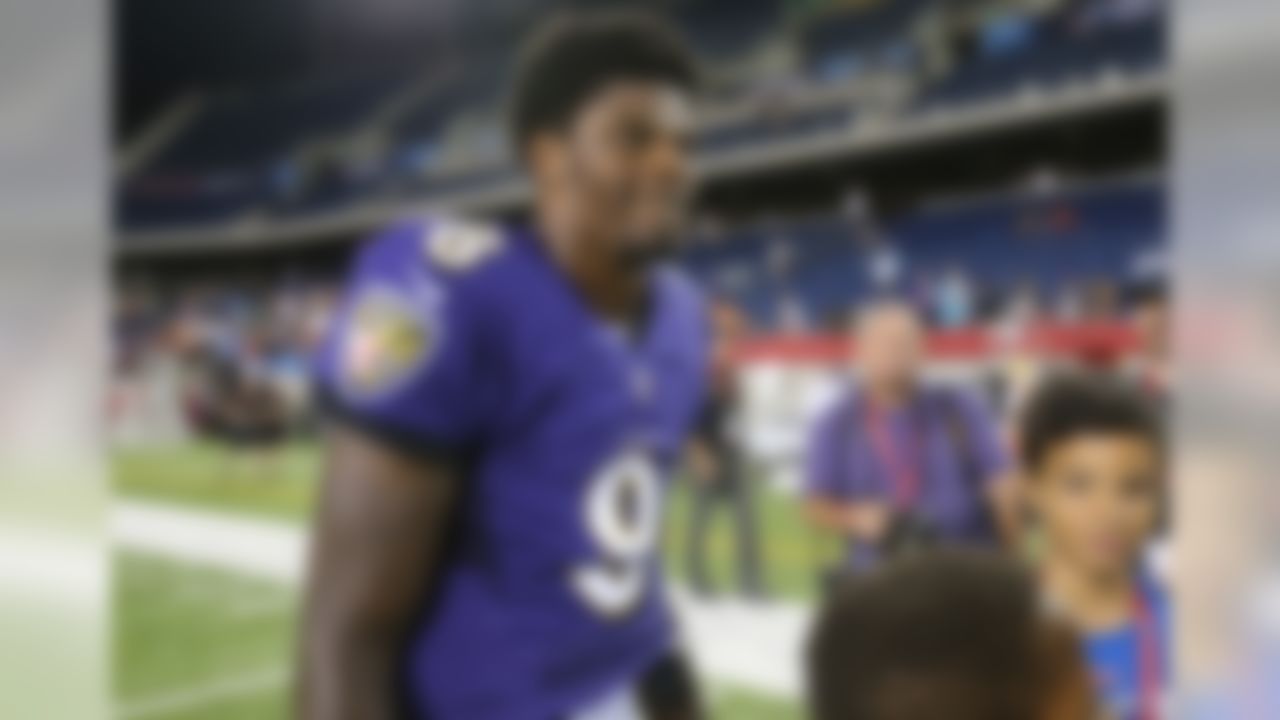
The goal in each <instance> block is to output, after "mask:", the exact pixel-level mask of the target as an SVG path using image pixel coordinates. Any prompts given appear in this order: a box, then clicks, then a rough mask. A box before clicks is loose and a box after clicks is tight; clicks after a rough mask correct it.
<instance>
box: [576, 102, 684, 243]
mask: <svg viewBox="0 0 1280 720" xmlns="http://www.w3.org/2000/svg"><path fill="white" fill-rule="evenodd" d="M691 130H692V114H691V108H690V106H689V98H688V97H687V96H686V95H685V93H684V92H683V91H681V90H680V89H678V88H676V87H673V86H670V85H665V84H660V83H652V82H625V83H616V84H614V85H612V86H610V87H608V88H606V89H604V90H602V91H601V92H599V93H597V94H596V96H595V97H594V98H592V99H591V100H590V101H589V102H588V103H587V104H586V105H585V106H583V108H582V111H581V112H579V114H578V117H577V118H576V119H575V121H574V123H573V125H572V127H571V128H570V129H569V133H568V136H567V138H566V142H565V143H564V145H563V150H564V152H565V154H566V158H565V162H564V167H565V168H566V173H567V174H568V175H569V177H568V178H566V179H567V180H568V183H567V185H568V187H569V188H570V191H571V195H572V197H571V198H570V202H571V204H572V206H573V207H574V208H575V211H576V213H577V214H578V215H579V217H580V221H581V222H584V223H585V224H586V225H587V226H589V227H591V228H593V229H594V230H595V231H596V232H595V233H594V234H595V235H596V236H597V237H607V238H611V239H612V240H611V241H612V242H613V243H614V245H615V247H614V248H613V252H614V254H615V255H616V256H617V257H618V258H620V259H623V260H625V261H644V260H648V259H652V258H655V257H660V256H662V255H664V254H666V253H668V252H669V251H671V250H672V249H673V248H674V245H675V243H676V241H677V240H678V238H679V235H680V232H681V230H682V225H683V221H684V216H685V209H686V206H687V204H688V199H689V195H690V190H691V188H692V182H691V181H692V178H691V173H690V168H689V163H688V143H689V139H690V134H691Z"/></svg>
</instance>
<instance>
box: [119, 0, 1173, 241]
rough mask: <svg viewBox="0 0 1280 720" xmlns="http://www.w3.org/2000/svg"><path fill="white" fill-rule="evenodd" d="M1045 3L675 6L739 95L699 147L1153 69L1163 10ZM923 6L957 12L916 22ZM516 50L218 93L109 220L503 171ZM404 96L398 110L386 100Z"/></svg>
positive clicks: (727, 148)
mask: <svg viewBox="0 0 1280 720" xmlns="http://www.w3.org/2000/svg"><path fill="white" fill-rule="evenodd" d="M1056 4H1057V5H1060V6H1061V7H1060V8H1059V9H1057V10H1056V11H1053V12H1039V13H1037V12H1032V11H1031V10H1026V11H1021V12H1018V11H1014V12H1000V13H994V14H989V15H984V16H982V18H981V20H980V21H977V22H976V23H974V22H968V24H966V23H964V22H960V21H953V20H952V19H951V18H950V16H949V15H946V14H945V13H947V12H948V11H953V10H954V9H955V8H956V7H959V6H966V7H974V6H979V7H980V6H982V3H975V2H966V3H955V4H952V3H939V2H936V0H897V1H894V2H879V3H874V2H873V3H851V4H850V6H849V7H844V8H840V7H837V8H835V9H825V10H823V11H822V12H818V13H816V14H814V15H813V16H811V17H801V18H799V19H797V18H796V16H795V15H794V14H788V13H787V7H786V6H787V3H781V2H777V1H776V0H749V1H747V2H734V3H728V2H721V1H718V0H717V1H710V0H709V1H707V2H701V3H692V4H691V5H690V6H689V8H688V9H686V10H685V11H684V12H683V13H681V14H680V15H679V16H678V18H679V20H680V21H681V22H682V24H683V25H684V27H685V30H686V32H687V34H688V35H689V36H690V37H691V38H692V39H693V40H694V42H695V45H696V47H697V48H698V50H699V52H700V53H701V54H702V55H703V56H704V58H705V59H706V61H707V65H708V66H709V67H710V68H711V69H712V70H713V71H714V72H713V73H711V74H713V75H718V76H720V77H722V78H733V79H732V80H731V81H726V82H727V84H726V85H725V86H726V87H730V86H731V87H733V88H735V89H734V92H735V93H736V94H735V95H733V96H728V97H726V96H717V97H718V98H719V103H720V104H721V105H725V106H732V111H728V112H726V111H724V108H717V107H715V106H713V107H709V108H707V112H705V113H704V117H705V118H706V120H705V122H704V124H703V126H702V127H701V128H700V131H699V134H698V138H697V148H698V150H699V152H700V153H701V154H702V155H704V156H705V157H708V158H715V159H720V158H722V157H724V156H728V155H732V154H733V153H737V152H741V151H748V152H750V151H756V150H759V149H762V148H773V147H774V146H778V147H785V146H786V145H787V143H789V142H790V141H793V140H795V139H797V138H801V139H804V140H812V139H815V138H822V137H842V136H848V135H849V133H850V132H851V131H852V130H854V129H856V128H857V127H858V125H859V123H860V122H861V120H862V118H863V117H864V116H872V115H880V116H885V114H886V113H888V115H889V117H892V115H893V113H894V112H896V110H895V108H896V106H899V105H900V106H902V107H903V109H904V110H906V111H916V112H921V111H926V110H927V111H938V110H946V109H949V108H962V107H965V106H968V105H972V104H974V103H979V102H992V101H997V100H999V99H1001V98H1006V97H1011V96H1016V95H1018V94H1019V93H1020V92H1022V91H1023V90H1025V89H1026V88H1029V87H1030V88H1037V89H1040V90H1041V91H1052V90H1054V89H1055V88H1059V87H1062V86H1066V85H1069V84H1071V83H1073V82H1075V81H1082V80H1093V81H1099V80H1105V79H1107V78H1114V77H1116V76H1125V75H1133V74H1142V73H1147V72H1151V71H1157V70H1158V69H1159V68H1160V67H1161V66H1162V64H1163V59H1164V41H1163V35H1164V26H1163V22H1162V19H1161V16H1160V15H1159V14H1158V13H1155V12H1154V11H1147V12H1132V11H1131V12H1129V13H1127V14H1124V13H1120V14H1117V13H1116V11H1115V10H1113V9H1112V10H1104V9H1099V8H1111V7H1112V6H1111V5H1105V4H1099V3H1096V2H1087V1H1084V0H1076V1H1074V2H1066V3H1056ZM1134 4H1135V3H1124V5H1134ZM1136 4H1137V5H1140V6H1143V7H1146V6H1158V3H1145V4H1144V3H1136ZM1037 5H1038V4H1037ZM930 18H933V19H934V20H935V21H937V20H938V19H939V18H942V19H943V20H945V21H946V22H952V23H953V24H954V27H951V29H950V31H949V32H945V33H942V34H941V35H938V34H937V33H934V34H933V35H930V34H929V33H921V32H917V30H918V29H919V28H920V27H922V26H923V25H922V24H928V22H927V21H928V20H929V19H930ZM946 22H943V24H944V25H946ZM933 24H934V25H937V24H938V23H937V22H934V23H933ZM948 27H950V26H948ZM780 28H781V29H787V28H791V29H793V30H794V31H785V32H777V30H779V29H780ZM954 46H959V47H960V50H958V51H957V50H955V47H954ZM940 51H945V52H943V53H942V54H943V55H947V56H949V57H951V62H950V63H949V64H946V65H945V67H946V68H947V69H944V70H943V71H939V70H937V69H936V68H935V67H933V65H936V63H926V62H923V57H924V56H926V55H929V56H933V55H938V54H939V52H940ZM762 58H763V59H762ZM791 58H794V60H793V59H791ZM510 62H511V59H510V58H509V57H502V56H501V53H500V54H499V57H496V58H495V57H489V58H485V59H479V58H472V57H468V56H465V55H461V56H459V58H458V59H457V61H456V62H455V63H453V65H452V67H453V70H454V71H453V72H446V73H442V75H443V76H442V77H440V78H433V79H432V80H431V81H430V82H424V78H423V77H422V73H416V74H414V73H380V74H372V75H371V74H368V73H365V74H360V73H355V72H353V73H351V74H350V75H349V76H348V77H344V78H340V79H336V80H335V79H329V80H327V81H326V82H324V83H309V84H308V83H301V84H294V85H291V86H289V87H287V88H257V89H250V90H245V91H243V92H238V93H230V94H226V93H224V94H222V95H219V96H216V97H214V98H213V99H212V100H211V101H210V102H209V103H208V105H207V107H205V108H204V109H203V110H202V111H201V112H200V113H199V114H198V116H197V117H196V118H195V119H194V120H193V121H191V122H190V123H189V125H188V126H187V127H186V128H185V130H183V131H181V132H179V133H177V136H176V137H175V138H174V139H173V140H172V141H171V142H170V143H169V145H168V146H167V147H165V148H163V149H162V151H161V152H159V153H158V154H157V155H156V156H155V157H153V158H152V159H151V161H150V162H149V163H146V164H145V165H144V166H142V167H141V168H138V169H137V170H136V171H135V172H134V173H133V174H132V175H131V176H130V177H129V178H128V179H127V180H126V182H124V183H123V184H122V187H121V190H120V191H119V193H118V194H117V207H118V211H117V212H118V218H119V225H120V226H121V227H122V228H124V229H125V230H126V231H148V230H151V231H154V230H166V229H175V228H176V229H188V228H193V227H202V226H215V225H217V224H219V223H228V222H233V221H234V220H236V219H238V218H241V217H247V216H257V217H262V218H266V219H267V220H271V219H291V218H298V217H304V216H307V215H310V214H317V213H324V212H328V211H332V210H335V209H341V208H344V207H349V206H353V205H359V204H360V203H361V202H365V201H368V202H378V201H386V200H388V199H395V198H401V199H405V200H406V201H421V200H425V199H433V198H440V197H452V196H455V195H457V194H461V193H465V192H468V191H473V190H483V189H485V188H487V187H490V186H493V185H495V184H498V183H500V182H503V181H506V180H511V179H513V178H514V177H515V173H514V170H513V169H512V168H511V166H510V162H509V159H508V158H507V154H506V148H505V142H504V136H503V133H502V132H501V122H500V120H499V115H500V112H499V108H500V96H501V90H502V85H501V82H500V80H501V78H503V77H505V76H506V75H507V69H508V66H509V64H510ZM886 74H887V75H889V76H892V77H895V78H897V80H898V81H899V83H900V84H901V85H902V86H903V87H906V88H915V90H914V91H909V93H908V95H909V97H907V98H906V99H905V101H900V102H899V101H895V102H894V103H889V104H887V106H885V107H881V106H879V105H886V104H885V103H877V102H876V101H873V100H868V98H867V97H865V96H863V95H860V94H858V93H854V92H846V93H841V92H836V93H834V94H831V93H828V94H825V95H824V94H823V93H824V92H825V91H826V90H827V89H830V88H836V89H837V90H839V89H843V88H852V87H854V86H856V85H857V84H858V83H859V82H862V81H865V80H866V78H867V77H868V76H869V75H881V76H883V75H886ZM424 88H425V89H424ZM722 89H723V88H722ZM911 94H914V97H910V95H911ZM406 97H407V98H408V99H409V102H407V103H401V104H400V105H396V106H395V110H396V111H395V112H392V113H387V112H382V111H383V110H384V109H385V108H387V107H388V106H390V105H395V103H394V102H393V101H394V100H396V99H404V98H406ZM317 146H318V147H319V150H317Z"/></svg>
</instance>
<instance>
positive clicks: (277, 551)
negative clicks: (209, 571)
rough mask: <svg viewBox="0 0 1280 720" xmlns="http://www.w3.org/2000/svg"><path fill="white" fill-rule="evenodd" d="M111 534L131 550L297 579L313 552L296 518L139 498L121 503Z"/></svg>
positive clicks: (117, 505) (257, 574) (293, 581)
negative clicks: (254, 515)
mask: <svg viewBox="0 0 1280 720" xmlns="http://www.w3.org/2000/svg"><path fill="white" fill-rule="evenodd" d="M111 536H112V539H113V540H114V542H115V544H116V545H118V546H121V547H124V548H127V549H129V550H138V551H141V552H145V553H148V554H153V555H162V556H165V557H169V558H173V559H175V560H182V561H184V562H189V563H192V564H196V565H205V566H209V567H215V568H218V569H222V570H230V571H232V572H237V573H241V574H244V575H251V576H254V577H260V578H263V579H267V580H276V581H279V582H285V583H291V584H296V583H298V582H299V581H301V579H302V571H303V568H304V567H305V560H306V554H307V537H306V533H305V532H303V529H302V528H301V527H299V526H298V525H296V524H294V523H289V522H284V521H280V520H263V519H257V518H251V517H246V516H243V515H233V514H230V513H226V512H214V511H208V510H195V509H192V508H190V507H189V506H179V505H170V504H165V503H155V502H149V501H139V500H125V501H117V502H116V503H115V505H114V507H113V508H112V512H111Z"/></svg>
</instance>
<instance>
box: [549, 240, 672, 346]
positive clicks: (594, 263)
mask: <svg viewBox="0 0 1280 720" xmlns="http://www.w3.org/2000/svg"><path fill="white" fill-rule="evenodd" d="M544 217H547V218H549V216H544ZM540 226H541V227H540V230H541V236H542V238H543V242H544V243H545V245H546V248H547V252H548V254H549V255H550V256H551V259H552V262H554V263H555V264H556V266H557V267H559V268H560V269H561V271H563V272H564V274H565V276H566V277H567V278H568V280H569V282H570V283H571V284H572V285H573V286H574V287H575V288H576V289H577V291H578V293H579V294H580V295H581V296H582V298H583V300H584V301H585V302H586V304H587V305H588V306H589V307H590V308H591V310H592V311H594V312H595V313H597V314H599V315H600V316H602V317H604V318H606V319H608V320H610V321H613V322H619V323H623V324H624V325H627V326H630V327H634V326H635V325H636V324H638V322H639V321H640V319H641V318H642V317H643V315H644V310H645V306H646V303H647V301H648V296H647V292H648V285H647V282H646V274H645V271H644V269H643V268H641V267H627V266H625V265H623V264H621V263H617V262H615V261H614V258H612V257H611V256H609V255H608V254H607V252H606V251H605V250H606V248H608V247H609V245H608V243H607V242H605V241H603V240H602V239H599V238H590V237H583V236H582V235H581V233H578V232H575V231H574V230H572V229H571V228H569V227H567V226H566V224H564V223H556V222H554V221H552V220H550V219H544V220H543V221H542V222H541V223H540Z"/></svg>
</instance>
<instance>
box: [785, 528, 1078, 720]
mask: <svg viewBox="0 0 1280 720" xmlns="http://www.w3.org/2000/svg"><path fill="white" fill-rule="evenodd" d="M1040 613H1041V610H1040V607H1039V603H1038V601H1037V596H1036V593H1035V590H1034V584H1033V582H1032V578H1031V577H1030V575H1029V573H1028V572H1026V571H1025V569H1024V568H1023V567H1022V566H1021V565H1019V564H1018V563H1017V562H1016V561H1015V560H1012V559H1010V558H1006V557H1003V556H1000V555H997V554H995V553H984V552H979V551H963V550H937V551H930V552H928V553H920V554H916V555H910V556H906V557H903V558H901V559H899V560H895V561H893V562H891V563H889V564H888V565H886V566H884V567H883V568H881V569H879V570H877V571H873V572H871V573H869V574H867V575H864V576H857V577H855V578H853V579H852V580H850V581H849V582H848V584H847V585H845V586H844V587H842V588H840V591H839V592H837V593H836V594H835V595H834V596H833V597H832V598H831V599H830V600H829V601H828V604H827V606H826V607H825V608H824V610H823V612H822V613H821V614H820V617H819V619H818V622H817V624H816V625H815V627H814V628H813V631H812V635H811V637H810V640H809V649H808V682H809V697H810V703H811V706H812V715H813V717H814V718H815V720H889V719H892V720H917V719H919V720H936V719H937V718H948V720H1027V719H1028V718H1034V717H1037V709H1038V708H1039V707H1040V705H1041V703H1042V702H1043V697H1045V696H1046V695H1047V694H1049V693H1050V692H1051V691H1050V690H1048V688H1050V687H1052V686H1054V685H1056V684H1058V678H1059V677H1065V676H1066V673H1067V672H1070V671H1069V670H1068V669H1066V668H1070V667H1072V666H1074V665H1077V664H1078V663H1079V655H1078V654H1077V653H1076V651H1075V650H1074V649H1073V648H1074V647H1075V643H1074V640H1073V639H1071V637H1070V634H1069V633H1068V632H1065V631H1064V633H1063V635H1064V637H1063V638H1061V639H1053V636H1052V634H1051V633H1047V632H1046V631H1045V629H1046V628H1047V627H1051V626H1049V625H1046V624H1044V623H1043V622H1042V615H1041V614H1040Z"/></svg>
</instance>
